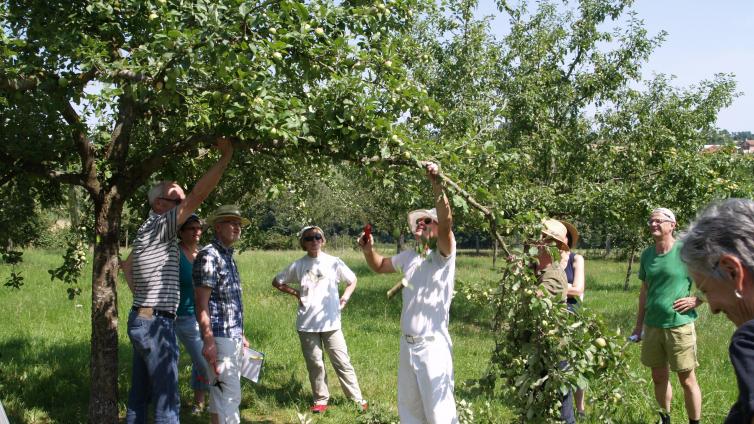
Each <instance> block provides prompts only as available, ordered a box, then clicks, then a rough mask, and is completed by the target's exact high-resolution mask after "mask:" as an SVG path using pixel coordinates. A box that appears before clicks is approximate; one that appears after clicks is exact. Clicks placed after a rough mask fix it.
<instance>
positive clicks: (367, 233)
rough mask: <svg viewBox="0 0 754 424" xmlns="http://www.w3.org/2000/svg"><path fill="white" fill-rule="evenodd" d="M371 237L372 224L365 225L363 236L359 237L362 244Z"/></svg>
mask: <svg viewBox="0 0 754 424" xmlns="http://www.w3.org/2000/svg"><path fill="white" fill-rule="evenodd" d="M371 235H372V224H369V223H367V225H365V226H364V235H363V236H361V240H362V241H363V242H364V243H368V242H369V236H371Z"/></svg>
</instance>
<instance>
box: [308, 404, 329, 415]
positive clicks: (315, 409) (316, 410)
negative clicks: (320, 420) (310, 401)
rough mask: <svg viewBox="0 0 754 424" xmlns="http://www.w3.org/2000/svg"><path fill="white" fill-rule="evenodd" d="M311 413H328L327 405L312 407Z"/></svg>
mask: <svg viewBox="0 0 754 424" xmlns="http://www.w3.org/2000/svg"><path fill="white" fill-rule="evenodd" d="M310 411H312V414H319V413H320V412H325V411H327V405H314V406H312V407H311V409H310Z"/></svg>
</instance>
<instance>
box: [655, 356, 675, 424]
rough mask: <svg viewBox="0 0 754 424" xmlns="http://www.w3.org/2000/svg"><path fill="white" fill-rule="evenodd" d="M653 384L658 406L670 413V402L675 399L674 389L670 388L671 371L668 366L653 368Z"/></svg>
mask: <svg viewBox="0 0 754 424" xmlns="http://www.w3.org/2000/svg"><path fill="white" fill-rule="evenodd" d="M652 383H654V388H655V399H656V400H657V405H659V406H660V408H662V409H663V410H665V412H668V413H669V412H670V401H671V400H672V399H673V388H672V387H671V386H670V369H669V368H668V367H667V366H665V367H657V368H652Z"/></svg>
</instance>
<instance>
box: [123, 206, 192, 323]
mask: <svg viewBox="0 0 754 424" xmlns="http://www.w3.org/2000/svg"><path fill="white" fill-rule="evenodd" d="M177 214H178V208H173V209H171V210H169V211H168V212H166V213H164V214H162V215H158V214H157V213H155V212H154V211H150V212H149V218H147V220H146V221H144V223H143V224H142V225H141V227H139V231H138V232H137V233H136V238H135V239H134V242H133V246H132V253H131V258H132V261H133V281H134V306H135V307H152V308H155V309H158V310H161V311H166V312H172V313H175V311H176V309H177V308H178V300H179V298H180V285H179V282H178V244H177V242H176V238H177V234H178V225H177Z"/></svg>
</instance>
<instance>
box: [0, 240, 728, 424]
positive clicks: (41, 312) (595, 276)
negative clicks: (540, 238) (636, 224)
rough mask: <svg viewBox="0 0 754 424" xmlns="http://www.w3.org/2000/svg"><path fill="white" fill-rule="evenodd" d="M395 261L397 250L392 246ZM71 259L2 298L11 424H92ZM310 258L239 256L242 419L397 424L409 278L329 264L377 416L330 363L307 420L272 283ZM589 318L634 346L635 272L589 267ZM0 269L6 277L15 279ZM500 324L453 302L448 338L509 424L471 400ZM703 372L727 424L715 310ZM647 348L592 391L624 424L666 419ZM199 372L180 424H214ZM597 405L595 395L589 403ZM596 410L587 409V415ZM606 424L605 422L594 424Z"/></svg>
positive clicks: (473, 263)
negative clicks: (324, 399)
mask: <svg viewBox="0 0 754 424" xmlns="http://www.w3.org/2000/svg"><path fill="white" fill-rule="evenodd" d="M380 250H381V251H382V252H385V253H392V250H393V247H392V246H382V247H381V249H380ZM61 253H62V252H52V251H40V250H30V251H26V252H25V255H24V262H23V263H22V264H21V265H20V266H19V268H18V269H19V270H20V271H21V272H22V276H23V277H24V285H23V287H22V288H21V289H20V290H15V289H11V288H8V287H0V292H1V293H2V295H1V296H0V311H2V312H1V313H2V319H1V321H2V325H0V400H2V403H3V406H4V407H5V410H6V413H7V414H8V415H9V419H10V421H11V422H13V423H52V422H55V423H76V422H86V414H87V402H88V396H89V372H88V369H89V349H90V347H89V339H90V333H91V322H90V313H91V305H90V302H91V288H89V287H88V286H90V275H89V272H90V271H89V268H90V266H91V258H89V260H90V262H89V265H88V267H87V273H86V274H85V275H84V276H83V278H82V282H83V284H82V288H83V291H82V295H81V296H80V297H78V298H77V299H75V300H73V301H71V300H68V299H67V296H66V286H65V284H63V283H61V282H60V281H57V280H56V281H54V282H51V281H50V276H49V274H48V272H47V270H48V269H51V268H54V267H56V266H58V265H59V264H60V263H61ZM302 253H303V252H300V251H247V252H244V253H242V254H240V255H239V256H238V262H239V269H240V271H241V278H242V281H243V284H244V305H245V307H246V317H245V329H246V334H247V337H248V338H249V340H250V342H251V344H252V347H254V348H256V349H257V350H260V351H262V352H264V353H265V354H266V363H265V367H264V372H263V375H262V379H261V382H260V384H258V385H257V384H252V383H249V382H248V381H246V380H244V382H243V399H242V403H241V414H242V418H243V421H244V422H254V423H298V422H300V420H299V418H298V413H302V414H307V415H308V417H309V418H311V419H312V420H313V421H312V422H315V423H316V422H320V423H349V422H357V419H359V417H360V420H361V421H362V422H390V421H391V420H392V421H395V422H397V421H398V420H397V416H398V414H397V408H396V380H397V365H398V334H399V333H400V331H399V316H400V299H399V298H397V297H396V298H394V299H392V300H389V301H388V300H387V299H386V296H385V292H386V291H387V289H388V288H390V287H391V286H392V285H393V284H395V283H396V282H397V281H398V280H399V277H398V275H397V274H391V275H377V274H375V273H373V272H371V271H370V270H369V269H368V268H367V266H366V264H365V263H364V261H363V259H362V257H361V254H360V253H359V252H357V251H355V250H339V251H334V252H332V251H331V252H330V253H331V254H334V255H337V256H340V257H341V258H343V259H344V261H345V262H346V263H347V264H348V265H349V266H350V267H351V269H353V270H354V272H355V273H356V275H357V276H358V277H359V281H358V288H357V289H356V292H355V293H354V296H353V298H352V299H351V301H350V302H349V304H348V306H347V307H346V309H345V310H344V311H343V330H344V333H345V336H346V341H347V343H348V348H349V353H350V355H351V359H352V362H353V365H354V368H355V369H356V373H357V376H358V378H359V383H360V385H361V388H362V391H363V392H364V396H365V397H366V399H367V400H368V401H369V412H368V413H367V414H365V415H362V416H359V414H358V413H357V410H356V407H355V405H353V404H352V403H351V402H350V401H349V400H347V399H346V398H345V397H344V395H343V392H342V391H341V389H340V387H339V384H338V382H337V378H336V376H335V374H334V372H333V371H332V368H331V367H330V365H329V361H327V362H328V376H329V382H330V391H331V396H332V399H331V401H330V405H331V409H329V410H328V411H327V412H326V413H325V414H322V415H317V416H313V415H311V414H310V413H309V412H308V409H309V407H310V405H311V391H310V388H309V382H308V378H307V373H306V368H305V365H304V360H303V358H302V356H301V350H300V347H299V341H298V337H297V335H296V332H295V328H294V323H295V314H296V302H295V300H294V298H292V297H291V296H287V295H284V294H283V293H280V292H278V291H277V290H274V289H273V288H272V286H271V280H272V277H273V276H274V275H275V274H276V273H277V272H278V271H280V270H281V269H282V268H283V267H284V266H285V265H287V264H288V263H290V262H292V261H293V260H295V259H296V258H298V257H300V256H301V255H302ZM491 264H492V262H491V258H490V256H488V255H486V254H484V252H483V254H482V255H473V254H471V252H468V253H467V252H461V255H460V256H459V258H458V262H457V283H456V284H457V289H459V288H460V287H461V286H463V285H464V284H469V283H470V282H474V281H479V280H485V281H489V282H490V283H489V284H490V285H491V286H492V285H493V284H494V282H495V281H496V280H497V278H498V274H497V273H496V271H494V270H492V269H491ZM586 269H587V282H586V289H587V292H586V298H585V302H584V308H588V309H590V310H592V311H595V312H596V313H598V314H599V315H600V316H601V317H602V318H603V320H604V322H605V323H606V324H607V325H608V326H609V328H612V329H620V331H621V333H622V334H624V335H625V336H628V335H629V334H630V332H631V330H632V329H633V326H634V322H635V319H636V303H637V299H638V288H639V282H638V280H637V278H636V270H638V265H635V267H634V275H632V278H631V284H630V290H629V291H628V292H624V291H623V280H624V277H625V272H626V264H625V262H614V261H606V260H598V259H589V258H587V262H586ZM9 270H10V269H9V267H8V266H7V265H0V275H2V276H3V279H4V278H5V276H7V275H8V273H9ZM118 294H119V296H118V310H119V316H120V320H119V322H118V337H119V366H118V382H119V390H120V396H119V398H120V404H119V411H120V416H121V417H124V416H125V409H126V405H125V402H126V399H127V395H128V388H129V386H130V371H131V346H130V343H129V341H128V336H127V334H126V318H127V315H128V309H129V308H130V306H131V294H130V292H129V290H128V288H127V286H126V285H125V282H124V281H123V280H122V279H121V280H120V282H119V286H118ZM489 320H490V313H489V311H488V310H486V309H485V308H480V307H479V306H477V305H472V304H469V303H468V302H467V301H466V299H464V298H463V297H462V296H457V297H456V299H454V302H453V306H452V309H451V325H450V332H451V336H452V337H453V343H454V364H455V381H456V397H457V400H458V401H461V400H462V399H463V400H464V401H465V402H466V403H467V404H468V403H470V404H471V406H464V407H463V408H462V409H463V410H464V411H469V410H471V411H473V413H474V416H475V417H476V422H499V423H506V422H511V421H512V420H513V419H512V417H511V415H510V412H509V411H508V409H507V408H506V405H505V400H493V399H485V398H484V397H483V396H482V395H478V394H476V393H475V392H473V391H472V390H471V389H470V383H472V382H473V381H474V380H475V379H478V378H480V377H482V376H483V374H484V372H485V370H486V367H487V362H488V359H489V355H490V349H491V347H492V339H491V337H490V334H489V329H490V322H489ZM696 325H697V335H698V348H699V362H700V368H699V371H698V373H697V377H698V379H699V382H700V385H701V388H702V395H703V420H704V421H705V422H721V421H722V420H723V419H724V417H725V415H726V413H727V410H728V408H729V407H730V405H731V404H732V403H733V402H734V400H735V397H736V394H737V387H736V383H735V377H734V375H733V371H732V369H731V366H730V363H729V362H728V357H727V346H728V341H729V340H730V336H731V333H732V332H733V329H734V328H733V325H732V324H731V323H730V322H728V321H727V319H725V318H724V317H723V316H713V315H711V314H710V313H709V310H708V308H707V306H706V305H703V306H702V307H701V308H700V317H699V319H698V320H697V324H696ZM639 348H640V346H639V345H638V344H627V347H626V352H627V355H628V356H629V358H630V363H631V367H632V368H633V369H634V370H635V375H636V376H637V377H638V378H637V379H636V380H635V381H624V382H617V381H594V382H591V384H600V385H604V384H609V385H614V384H623V385H624V386H625V387H626V388H627V390H626V398H625V399H623V401H622V403H621V404H620V405H619V413H618V416H616V417H615V418H616V420H617V421H618V422H626V423H646V422H652V421H653V420H654V419H655V417H656V409H657V408H656V406H655V402H654V399H653V397H652V384H651V380H650V373H649V370H648V369H646V368H643V367H642V366H641V365H640V363H639ZM189 375H190V361H189V360H188V356H187V355H186V354H185V353H184V354H182V355H181V362H180V388H181V421H182V422H185V423H200V422H201V423H205V422H207V421H208V416H207V414H206V413H205V414H204V415H202V416H199V417H195V416H192V415H191V413H190V411H191V400H192V393H191V390H190V388H189V386H188V381H189ZM672 378H673V379H672V382H673V393H674V397H673V405H672V415H673V421H674V422H686V420H687V419H686V413H685V409H684V406H683V395H682V393H683V392H682V390H681V388H680V386H679V385H678V381H677V378H676V377H675V376H672ZM587 399H588V392H587ZM589 408H590V405H589V404H588V403H587V414H588V413H589ZM595 422H596V421H595Z"/></svg>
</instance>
